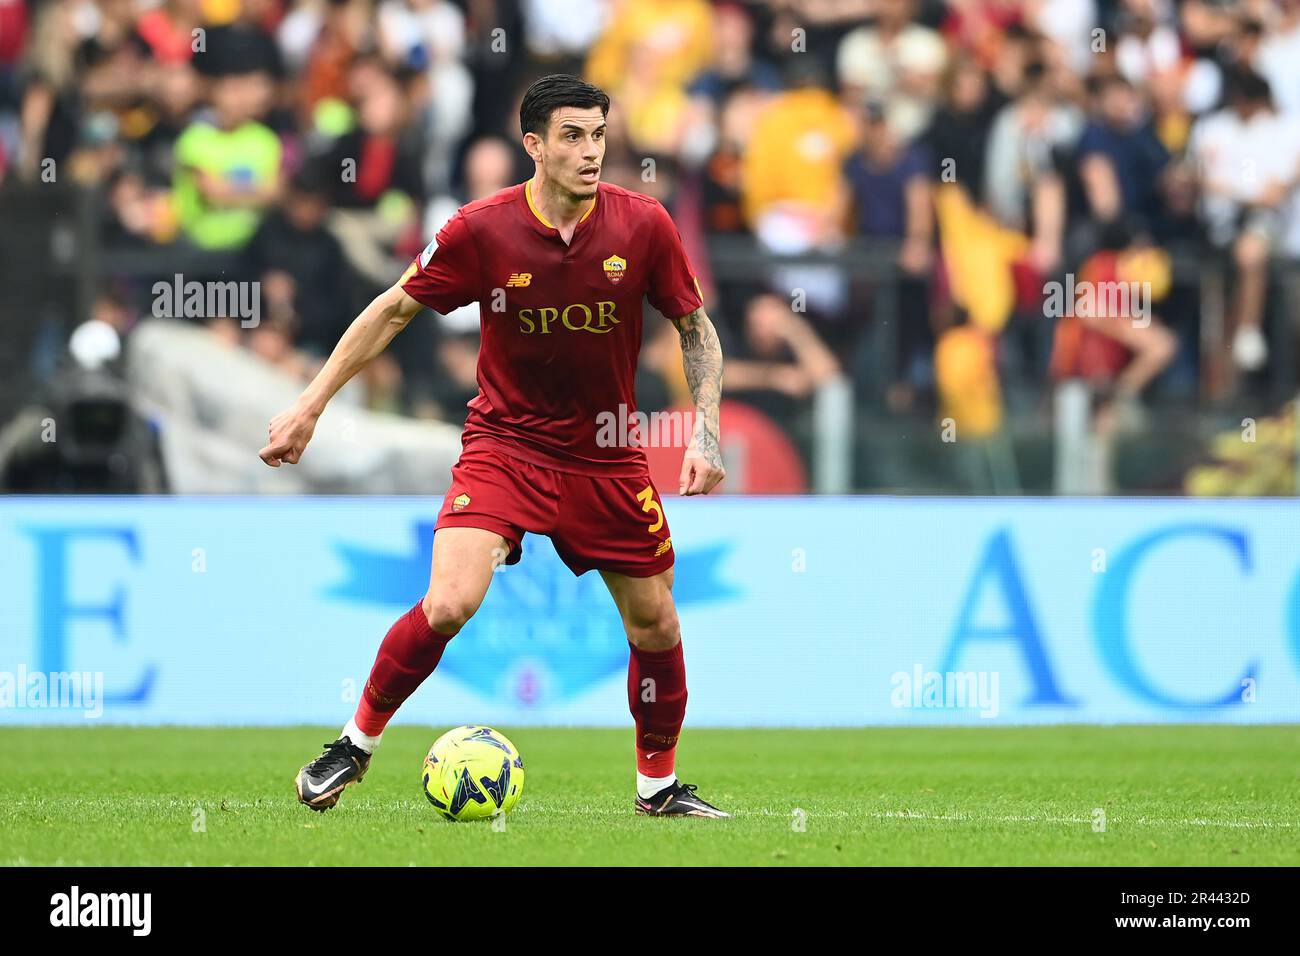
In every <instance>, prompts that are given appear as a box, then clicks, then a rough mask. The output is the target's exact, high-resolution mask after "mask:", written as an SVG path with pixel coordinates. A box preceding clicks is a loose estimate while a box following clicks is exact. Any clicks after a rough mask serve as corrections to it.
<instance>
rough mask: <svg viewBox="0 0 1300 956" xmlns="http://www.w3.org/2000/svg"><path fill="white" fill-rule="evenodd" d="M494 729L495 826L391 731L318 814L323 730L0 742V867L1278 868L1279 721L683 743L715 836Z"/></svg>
mask: <svg viewBox="0 0 1300 956" xmlns="http://www.w3.org/2000/svg"><path fill="white" fill-rule="evenodd" d="M501 729H502V730H503V731H504V732H505V733H507V734H508V735H509V736H510V737H511V739H512V740H514V742H515V743H516V744H517V745H518V746H519V748H520V750H521V751H522V753H523V755H524V760H525V763H526V765H527V768H528V777H527V783H526V787H525V791H524V796H523V800H522V802H521V803H520V805H519V807H518V809H517V810H516V811H515V812H514V813H513V814H511V816H510V817H509V818H508V819H507V823H506V827H505V829H504V831H502V832H495V831H493V829H492V828H491V827H490V826H489V825H486V824H453V823H447V822H444V821H442V820H441V819H439V818H438V817H437V816H435V814H434V813H433V811H432V809H431V808H430V807H429V806H428V804H427V803H426V802H425V799H424V797H423V795H422V794H421V791H420V779H419V778H420V764H421V760H422V758H423V756H424V752H425V750H426V749H427V747H428V745H429V744H430V743H431V742H432V740H433V738H434V736H435V733H434V731H433V730H431V729H421V728H408V727H394V728H392V729H391V730H390V731H389V733H388V734H387V735H386V736H385V739H384V746H383V749H382V751H381V752H380V753H379V755H378V756H377V757H376V760H375V762H374V764H373V765H372V766H371V768H370V772H369V774H368V775H367V776H366V779H365V781H364V782H363V783H362V784H360V785H359V786H356V787H352V788H350V789H349V790H348V792H347V794H346V795H345V796H344V799H343V801H342V802H341V803H340V804H339V806H338V807H337V808H335V809H334V810H332V811H330V812H329V813H325V814H316V813H311V812H309V811H308V810H307V809H306V808H304V807H301V806H299V805H298V804H297V803H296V802H295V800H294V795H293V787H292V780H293V776H294V774H295V772H296V771H297V769H298V767H299V766H300V765H302V764H303V763H305V762H306V761H307V760H308V759H309V758H311V757H313V756H315V754H316V753H317V752H318V751H319V749H320V748H319V746H318V745H319V744H320V743H321V742H322V741H324V740H327V739H329V738H331V737H332V736H333V734H332V733H331V732H330V731H329V730H324V729H320V728H311V727H306V728H304V727H292V728H274V729H237V730H227V729H216V728H204V729H185V728H175V727H161V728H127V727H96V728H91V729H85V728H39V729H33V728H12V727H10V728H4V729H0V766H2V767H3V773H4V778H5V786H4V789H3V791H2V792H0V864H5V865H15V864H18V865H22V864H38V865H47V864H62V865H76V864H91V865H136V864H169V865H184V864H194V865H219V864H227V863H233V864H267V865H308V864H315V865H327V864H386V865H387V864H397V865H406V864H416V865H431V866H464V865H469V864H511V863H515V864H618V865H640V866H643V865H685V864H742V865H755V864H756V865H772V864H774V865H785V866H789V865H805V864H885V865H911V864H940V865H944V864H958V865H967V864H1012V865H1018V864H1037V865H1111V864H1126V865H1132V864H1137V865H1211V866H1213V865H1261V864H1289V865H1296V864H1298V863H1300V839H1297V838H1298V837H1300V797H1298V796H1297V782H1298V780H1297V778H1298V777H1300V762H1298V761H1297V760H1296V753H1297V752H1298V751H1300V727H1296V726H1269V727H1210V726H1181V727H1167V726H1165V727H1150V726H1144V727H1078V726H1070V727H1037V728H983V727H980V728H961V729H948V728H942V729H939V728H936V729H919V728H918V729H913V728H907V729H880V728H875V729H855V730H692V729H690V728H689V727H688V728H687V730H686V732H685V734H684V736H683V740H682V746H681V750H680V752H679V770H680V771H681V773H682V777H683V779H684V780H686V781H688V782H693V783H698V784H699V785H700V793H701V795H702V796H705V797H706V798H708V799H709V800H711V801H714V802H716V803H718V804H719V805H721V806H722V807H724V808H726V809H729V810H731V811H732V812H733V813H734V814H735V817H734V819H731V820H722V821H716V820H692V819H671V820H658V819H646V818H643V817H637V816H635V815H634V814H633V813H632V807H631V802H632V793H631V787H632V773H633V767H632V761H631V731H630V730H591V729H554V728H544V729H539V728H534V729H528V728H517V727H509V726H503V727H501ZM796 808H799V809H801V810H802V811H804V813H805V814H806V817H805V826H804V829H803V831H802V832H799V831H798V830H797V829H796V828H795V826H794V818H795V809H796ZM1094 808H1103V809H1104V810H1105V814H1106V828H1105V832H1101V833H1099V832H1094V830H1093V813H1094ZM197 810H201V811H202V813H203V817H204V820H203V822H204V824H205V828H204V830H203V832H196V822H197V815H196V811H197Z"/></svg>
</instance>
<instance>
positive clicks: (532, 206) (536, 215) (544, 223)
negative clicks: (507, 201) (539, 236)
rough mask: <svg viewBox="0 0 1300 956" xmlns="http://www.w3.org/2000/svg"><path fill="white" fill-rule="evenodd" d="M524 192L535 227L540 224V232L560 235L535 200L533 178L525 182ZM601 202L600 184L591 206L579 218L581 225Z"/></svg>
mask: <svg viewBox="0 0 1300 956" xmlns="http://www.w3.org/2000/svg"><path fill="white" fill-rule="evenodd" d="M523 193H524V201H525V202H526V203H527V204H528V211H529V213H530V214H531V220H532V222H533V225H534V227H538V226H540V227H541V228H540V229H539V231H540V232H543V233H544V234H546V235H548V236H549V235H553V236H556V237H558V236H559V235H560V230H558V229H556V228H555V226H554V225H552V224H551V222H550V221H549V220H548V219H547V218H546V217H545V216H543V215H542V211H541V210H540V209H538V208H537V204H536V203H534V202H533V181H532V180H531V179H529V180H527V181H526V182H525V183H524V189H523ZM599 203H600V186H599V185H598V186H597V187H596V196H595V198H594V199H593V200H592V202H591V206H589V207H588V209H587V211H586V212H584V213H583V214H582V218H581V219H579V220H578V226H581V225H582V224H583V223H584V222H586V221H587V220H588V219H590V218H591V214H592V213H593V212H595V211H596V206H597V205H598V204H599ZM574 235H577V227H575V229H574Z"/></svg>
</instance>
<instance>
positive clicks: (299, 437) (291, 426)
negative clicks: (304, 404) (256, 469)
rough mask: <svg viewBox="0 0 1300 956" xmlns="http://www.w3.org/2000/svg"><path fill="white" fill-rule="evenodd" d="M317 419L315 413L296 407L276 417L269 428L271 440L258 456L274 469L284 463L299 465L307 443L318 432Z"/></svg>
mask: <svg viewBox="0 0 1300 956" xmlns="http://www.w3.org/2000/svg"><path fill="white" fill-rule="evenodd" d="M316 418H317V416H316V415H315V414H314V413H312V412H310V411H307V410H306V409H303V408H299V407H298V406H296V405H295V406H294V407H293V408H291V409H289V410H288V411H287V412H281V413H280V414H279V415H276V416H275V417H274V418H272V419H271V424H270V425H269V426H267V432H268V433H269V434H270V440H269V441H268V442H267V445H266V447H265V448H263V449H262V450H261V451H260V452H258V453H257V454H258V456H259V457H260V458H261V459H262V461H264V462H266V463H267V464H268V465H270V466H271V467H272V468H279V467H280V464H281V463H282V462H288V463H289V464H291V465H296V464H298V459H299V458H301V457H302V453H303V450H304V449H305V448H306V447H307V442H309V441H311V436H312V432H314V431H315V430H316Z"/></svg>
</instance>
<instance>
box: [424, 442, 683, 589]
mask: <svg viewBox="0 0 1300 956" xmlns="http://www.w3.org/2000/svg"><path fill="white" fill-rule="evenodd" d="M437 527H438V528H483V529H484V530H487V531H495V532H496V533H497V534H499V535H501V536H502V537H503V538H505V539H506V540H507V541H509V542H510V555H509V556H508V557H507V558H506V562H505V563H506V564H517V563H518V562H519V558H520V556H521V553H522V551H521V545H522V543H523V537H524V534H525V532H532V533H533V534H544V535H546V536H547V537H549V538H550V539H551V543H552V544H554V545H555V550H556V551H557V552H558V553H559V555H560V558H561V559H563V561H564V563H565V564H566V565H568V566H569V570H570V571H572V572H573V573H574V574H583V573H585V572H587V571H591V570H593V569H594V570H600V571H613V572H614V573H616V574H626V575H628V576H630V577H636V578H645V577H650V576H651V575H654V574H659V573H660V572H662V571H667V570H668V569H669V568H670V567H672V566H673V544H672V536H671V534H670V533H669V531H668V518H667V516H665V515H664V508H663V502H662V501H660V499H659V492H657V491H656V490H655V487H654V485H653V484H652V483H651V482H650V471H649V469H648V468H647V469H646V472H645V474H644V475H639V476H636V477H633V478H601V477H593V476H590V475H579V474H573V473H570V472H566V471H556V470H554V469H551V468H546V467H543V466H541V465H534V464H532V463H531V462H527V461H523V460H522V459H519V458H514V457H511V456H510V455H506V454H504V453H502V452H500V451H497V450H496V449H488V448H481V447H480V448H475V447H474V446H473V445H470V446H469V447H467V448H466V449H465V450H464V451H462V452H461V455H460V460H459V461H458V462H456V464H455V466H453V467H452V469H451V487H450V488H449V489H448V490H447V497H446V498H444V499H443V502H442V510H441V511H439V512H438V524H437Z"/></svg>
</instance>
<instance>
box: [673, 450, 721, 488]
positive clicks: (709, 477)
mask: <svg viewBox="0 0 1300 956" xmlns="http://www.w3.org/2000/svg"><path fill="white" fill-rule="evenodd" d="M710 457H712V458H713V460H712V461H710V460H709V459H710ZM725 477H727V470H726V469H725V468H723V467H722V459H721V457H720V456H717V455H714V456H706V455H704V454H703V453H702V452H701V451H699V450H698V449H697V448H696V447H695V446H694V445H692V446H691V447H690V448H688V449H686V457H685V458H683V459H682V474H681V477H680V479H679V480H678V491H677V493H678V494H680V495H707V494H708V493H709V492H710V491H712V490H713V488H714V486H715V485H717V483H718V482H720V481H721V480H722V479H723V478H725Z"/></svg>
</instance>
